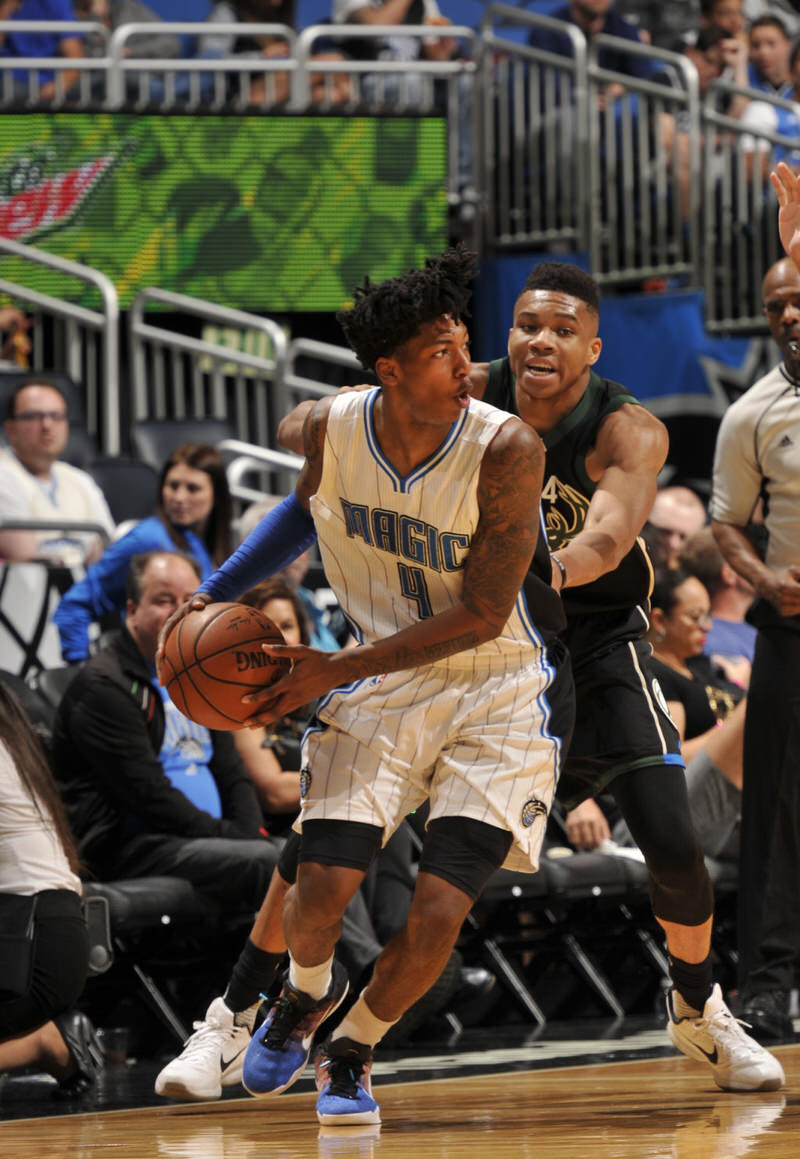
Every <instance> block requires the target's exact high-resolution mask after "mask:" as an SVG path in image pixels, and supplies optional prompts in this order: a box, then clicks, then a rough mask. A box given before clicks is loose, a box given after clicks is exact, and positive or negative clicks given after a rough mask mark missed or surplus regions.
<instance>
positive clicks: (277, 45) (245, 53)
mask: <svg viewBox="0 0 800 1159" xmlns="http://www.w3.org/2000/svg"><path fill="white" fill-rule="evenodd" d="M295 7H296V5H295V0H220V2H218V3H216V4H215V5H214V7H213V8H212V10H211V12H210V13H209V15H208V17H207V20H208V22H209V23H211V24H236V23H240V22H241V23H242V24H283V25H286V27H288V28H291V29H296V17H295ZM198 55H199V56H201V57H241V58H242V59H244V60H247V59H258V58H259V57H267V58H271V59H275V58H279V57H286V56H288V55H289V44H288V42H287V41H286V39H285V38H283V37H280V36H271V35H268V34H261V33H259V34H254V33H250V32H248V31H247V30H246V29H242V32H241V34H240V35H238V36H235V35H232V34H231V33H228V32H209V33H208V34H206V35H204V36H202V37H201V38H200V40H199V42H198ZM311 59H312V60H314V61H320V62H324V61H326V60H344V59H345V58H344V56H343V55H342V53H341V52H339V51H338V49H337V48H336V46H335V45H334V43H333V42H332V41H331V40H329V39H327V38H320V40H319V41H317V42H316V44H315V46H314V52H313V54H312V57H311ZM236 79H237V80H238V79H239V78H238V77H237V78H236ZM310 88H311V93H310V98H311V101H312V103H313V104H334V105H336V104H342V103H343V102H345V101H347V100H348V99H349V97H350V78H349V77H348V76H347V74H346V73H327V74H326V73H324V72H319V73H316V72H315V73H312V74H311V76H310ZM289 93H290V79H289V73H288V72H264V71H261V72H253V73H251V74H250V76H249V80H248V83H247V88H246V91H243V93H242V95H243V97H244V99H245V100H246V102H247V103H248V104H251V105H277V104H283V103H285V102H286V101H287V100H288V99H289Z"/></svg>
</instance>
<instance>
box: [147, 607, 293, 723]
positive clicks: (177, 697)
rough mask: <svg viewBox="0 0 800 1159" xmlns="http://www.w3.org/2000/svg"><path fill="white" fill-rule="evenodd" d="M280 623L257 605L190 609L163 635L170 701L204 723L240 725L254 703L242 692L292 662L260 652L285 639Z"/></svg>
mask: <svg viewBox="0 0 800 1159" xmlns="http://www.w3.org/2000/svg"><path fill="white" fill-rule="evenodd" d="M283 643H285V640H284V638H283V635H282V634H281V631H280V628H278V627H277V626H276V625H275V624H273V622H272V620H270V619H269V617H268V616H265V615H264V613H263V612H260V611H259V610H258V608H250V607H247V606H245V605H244V604H209V605H208V606H207V607H205V608H204V609H203V611H202V612H189V614H188V615H187V616H184V618H183V619H182V620H181V621H180V622H179V624H178V626H177V628H174V629H173V631H172V632H170V634H169V636H168V637H167V643H166V647H165V649H164V659H163V662H162V667H161V676H162V679H163V680H164V683H165V686H166V689H167V692H168V693H169V696H170V699H171V700H172V702H173V704H175V705H176V707H177V708H179V709H180V711H181V712H182V713H183V714H184V716H188V717H189V719H190V720H194V721H197V723H198V724H204V725H205V726H206V727H207V728H216V729H236V728H242V726H243V724H244V722H245V720H247V718H248V717H250V716H252V714H253V712H254V711H255V706H254V705H252V704H243V703H242V697H243V696H245V695H246V694H247V693H248V692H255V691H258V690H259V689H261V688H265V687H267V686H268V685H270V684H274V682H275V681H276V680H278V679H279V678H280V677H281V676H283V675H284V673H286V672H288V670H289V667H290V662H289V661H288V660H277V659H275V658H274V657H273V656H268V655H267V653H266V652H262V650H261V645H262V644H283Z"/></svg>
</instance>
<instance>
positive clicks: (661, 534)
mask: <svg viewBox="0 0 800 1159" xmlns="http://www.w3.org/2000/svg"><path fill="white" fill-rule="evenodd" d="M707 518H708V517H707V515H706V509H705V507H704V506H703V501H702V499H701V498H700V496H699V495H697V494H696V492H694V491H692V490H691V489H690V488H689V487H660V488H659V489H658V492H657V494H656V497H655V500H654V502H653V506H652V508H651V510H650V514H649V515H648V517H647V523H646V524H645V526H644V530H643V531H642V535H643V537H644V540H645V542H646V544H647V549H648V551H649V552H650V555H651V557H652V560H653V563H654V565H655V566H656V567H677V566H678V561H679V556H680V552H681V548H682V547H683V545H684V543H685V541H686V539H687V537H688V536H690V535H691V534H692V533H693V532H695V531H699V530H700V528H701V527H704V526H705V524H706V522H707Z"/></svg>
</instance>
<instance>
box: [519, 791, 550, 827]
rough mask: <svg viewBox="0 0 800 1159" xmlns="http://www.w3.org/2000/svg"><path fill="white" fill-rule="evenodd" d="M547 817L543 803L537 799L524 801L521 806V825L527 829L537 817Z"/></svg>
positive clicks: (545, 806)
mask: <svg viewBox="0 0 800 1159" xmlns="http://www.w3.org/2000/svg"><path fill="white" fill-rule="evenodd" d="M546 816H547V805H545V803H544V801H540V800H539V798H538V797H531V799H530V801H526V802H525V804H524V805H523V806H522V824H523V825H524V826H525V828H526V829H528V828H529V827H530V826H531V825H532V824H533V823H534V821H535V820H536V818H537V817H546Z"/></svg>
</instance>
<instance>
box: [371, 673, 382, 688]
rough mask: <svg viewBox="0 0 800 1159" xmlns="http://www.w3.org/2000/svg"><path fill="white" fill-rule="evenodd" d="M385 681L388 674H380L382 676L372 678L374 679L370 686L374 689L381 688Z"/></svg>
mask: <svg viewBox="0 0 800 1159" xmlns="http://www.w3.org/2000/svg"><path fill="white" fill-rule="evenodd" d="M385 679H386V673H385V672H382V673H381V674H380V676H373V677H372V679H371V680H370V685H371V686H372V687H373V688H380V686H381V685H382V684H383V682H384V680H385Z"/></svg>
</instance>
